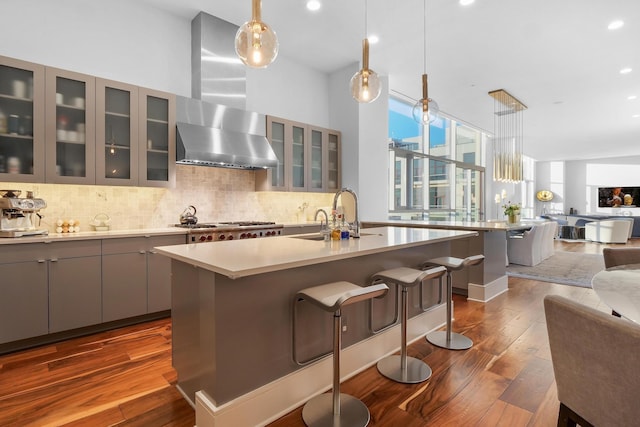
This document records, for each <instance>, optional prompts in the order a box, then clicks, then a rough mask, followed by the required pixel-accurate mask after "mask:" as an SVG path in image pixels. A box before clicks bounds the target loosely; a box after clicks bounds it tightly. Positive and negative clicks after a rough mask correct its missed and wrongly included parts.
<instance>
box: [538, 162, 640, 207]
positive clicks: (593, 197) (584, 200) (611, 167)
mask: <svg viewBox="0 0 640 427" xmlns="http://www.w3.org/2000/svg"><path fill="white" fill-rule="evenodd" d="M563 163H564V177H563V182H562V187H559V183H557V182H553V181H556V180H554V179H552V178H551V177H550V175H552V168H551V167H550V164H551V162H538V164H537V165H536V186H537V187H538V188H537V189H538V190H542V189H551V191H553V192H554V194H556V193H558V192H560V190H562V191H564V193H563V194H561V195H560V196H561V200H562V202H563V204H564V212H565V213H568V212H569V209H570V208H574V209H577V211H578V212H579V213H581V214H586V213H600V214H609V213H612V208H598V187H614V186H640V173H638V171H640V156H629V157H615V158H605V159H596V160H571V161H565V162H563ZM553 186H555V187H554V188H552V187H553ZM556 189H557V190H556ZM554 201H555V198H554ZM622 209H623V210H629V211H630V212H631V214H632V215H640V208H631V209H627V208H622ZM619 211H620V210H618V212H619Z"/></svg>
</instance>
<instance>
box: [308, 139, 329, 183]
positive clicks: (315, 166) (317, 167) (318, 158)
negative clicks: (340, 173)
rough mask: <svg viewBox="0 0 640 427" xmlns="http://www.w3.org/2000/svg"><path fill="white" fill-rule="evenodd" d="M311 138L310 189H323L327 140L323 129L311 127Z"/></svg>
mask: <svg viewBox="0 0 640 427" xmlns="http://www.w3.org/2000/svg"><path fill="white" fill-rule="evenodd" d="M309 140H310V141H311V150H310V152H309V157H310V159H309V168H308V169H309V177H308V184H309V190H310V191H322V190H323V189H324V181H325V174H326V172H325V162H326V156H325V155H324V152H325V146H326V140H325V138H324V132H323V131H322V129H314V128H310V136H309Z"/></svg>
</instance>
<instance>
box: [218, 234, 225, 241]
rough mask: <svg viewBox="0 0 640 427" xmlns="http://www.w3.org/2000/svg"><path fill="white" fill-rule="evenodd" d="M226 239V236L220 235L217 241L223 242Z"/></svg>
mask: <svg viewBox="0 0 640 427" xmlns="http://www.w3.org/2000/svg"><path fill="white" fill-rule="evenodd" d="M225 238H226V236H225V235H224V234H221V235H220V237H219V238H218V240H224V239H225Z"/></svg>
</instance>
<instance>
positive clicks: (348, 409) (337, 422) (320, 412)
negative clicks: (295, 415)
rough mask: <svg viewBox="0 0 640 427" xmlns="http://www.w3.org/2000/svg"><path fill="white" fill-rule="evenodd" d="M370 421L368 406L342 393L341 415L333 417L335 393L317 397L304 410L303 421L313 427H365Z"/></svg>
mask: <svg viewBox="0 0 640 427" xmlns="http://www.w3.org/2000/svg"><path fill="white" fill-rule="evenodd" d="M369 419H370V415H369V409H368V408H367V406H366V405H365V404H364V403H362V401H361V400H360V399H357V398H355V397H353V396H351V395H348V394H345V393H340V415H333V393H324V394H321V395H319V396H316V397H314V398H313V399H311V400H309V401H308V402H307V403H306V404H305V405H304V407H303V408H302V420H303V421H304V423H305V424H306V425H308V426H311V427H333V426H349V427H365V426H366V425H368V424H369Z"/></svg>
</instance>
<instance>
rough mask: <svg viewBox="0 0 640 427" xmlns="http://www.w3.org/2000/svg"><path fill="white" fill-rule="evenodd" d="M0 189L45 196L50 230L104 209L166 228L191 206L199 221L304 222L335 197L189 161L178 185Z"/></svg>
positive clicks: (179, 168)
mask: <svg viewBox="0 0 640 427" xmlns="http://www.w3.org/2000/svg"><path fill="white" fill-rule="evenodd" d="M0 189H16V190H22V192H23V193H22V195H21V197H24V196H25V194H26V192H27V191H33V192H34V195H35V197H39V198H42V199H44V200H45V201H46V202H47V207H46V209H43V210H42V211H41V212H40V213H41V215H42V216H43V218H42V223H41V226H42V227H46V228H48V229H49V231H51V232H54V231H55V223H56V220H58V219H63V220H64V219H73V220H76V221H80V229H81V231H92V230H93V228H92V227H91V226H90V225H89V224H90V222H91V220H92V219H93V218H94V217H95V216H96V215H97V214H100V213H105V214H107V215H108V216H109V217H110V218H111V229H112V230H131V229H140V228H158V227H166V226H168V225H170V224H175V223H177V222H179V219H180V214H181V213H182V212H183V211H184V210H185V208H186V207H187V206H189V205H193V206H195V207H196V209H197V213H196V216H197V217H198V222H217V221H236V220H257V221H275V222H278V223H302V222H306V221H307V220H312V219H313V215H314V213H315V211H316V209H317V208H324V209H328V208H327V207H328V206H330V205H331V203H332V201H333V193H298V192H290V193H289V192H268V191H265V192H256V191H255V173H254V172H253V171H243V170H235V169H222V168H208V167H197V166H185V165H176V187H175V188H148V187H116V186H103V185H67V184H34V183H14V182H10V183H7V182H0ZM36 225H37V224H36Z"/></svg>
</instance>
